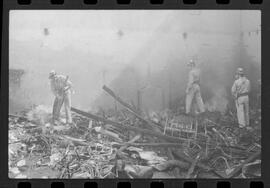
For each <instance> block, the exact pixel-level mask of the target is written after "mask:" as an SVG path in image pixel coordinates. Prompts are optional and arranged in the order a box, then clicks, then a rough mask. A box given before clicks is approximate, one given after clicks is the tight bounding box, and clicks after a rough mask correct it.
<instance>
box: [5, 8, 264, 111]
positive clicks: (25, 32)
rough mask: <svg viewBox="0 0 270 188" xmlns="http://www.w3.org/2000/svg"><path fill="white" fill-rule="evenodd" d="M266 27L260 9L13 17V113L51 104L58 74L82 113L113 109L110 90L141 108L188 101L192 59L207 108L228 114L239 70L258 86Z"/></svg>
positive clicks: (41, 13)
mask: <svg viewBox="0 0 270 188" xmlns="http://www.w3.org/2000/svg"><path fill="white" fill-rule="evenodd" d="M260 24H261V14H260V11H238V10H234V11H228V10H224V11H223V10H222V11H221V10H218V11H214V10H203V11H201V10H196V11H193V10H185V11H183V10H129V11H127V10H121V11H120V10H119V11H116V10H110V11H109V10H87V11H86V10H85V11H71V10H63V11H62V10H61V11H60V10H58V11H52V10H50V11H48V10H46V11H28V10H27V11H26V10H16V11H11V12H10V28H9V29H10V36H9V37H10V38H9V41H10V42H9V48H10V49H9V51H10V54H9V67H10V78H11V70H13V71H14V70H15V71H18V70H21V71H23V74H22V75H21V76H19V77H20V82H19V83H16V84H14V83H12V82H14V80H13V79H12V80H11V79H10V98H9V103H10V111H11V112H15V111H19V110H21V109H23V108H28V107H30V106H31V105H34V104H43V105H51V104H52V102H53V96H52V94H51V92H50V87H49V84H48V83H49V80H48V73H49V72H50V71H51V70H52V69H54V70H56V71H57V72H59V73H61V74H65V75H68V76H69V77H70V79H71V81H72V82H73V85H74V90H75V94H74V95H73V96H72V103H73V106H76V107H78V108H81V109H85V110H94V109H98V108H99V107H102V108H112V107H113V108H114V107H115V102H114V101H113V100H112V98H110V97H109V96H108V95H107V94H105V93H104V91H103V90H102V86H103V85H104V84H105V85H107V86H109V87H110V88H112V89H113V90H114V91H115V92H116V93H117V94H119V95H120V96H122V97H123V98H124V99H125V100H127V101H132V102H133V103H134V104H135V105H137V103H138V101H137V98H138V91H140V92H141V95H142V100H141V103H142V104H141V105H142V108H143V109H145V110H162V109H164V108H168V107H169V106H170V105H173V104H172V103H174V102H173V101H176V100H177V99H179V100H180V99H181V98H183V97H184V95H185V88H186V82H187V74H188V69H187V66H186V64H187V62H188V61H189V60H190V59H194V60H195V61H196V62H197V63H198V66H199V67H200V69H201V71H202V78H201V88H202V97H203V99H204V101H205V103H206V106H207V108H208V109H210V110H219V111H224V110H225V108H226V105H227V104H228V103H229V102H230V100H231V96H230V93H229V90H230V87H231V85H232V83H233V80H234V74H235V70H236V68H237V67H239V66H241V67H243V68H244V69H245V72H246V75H247V77H248V78H249V79H250V80H251V84H252V89H253V91H254V90H255V89H256V88H257V81H258V80H259V79H260V78H261V33H260ZM12 74H14V73H12ZM12 76H14V75H12Z"/></svg>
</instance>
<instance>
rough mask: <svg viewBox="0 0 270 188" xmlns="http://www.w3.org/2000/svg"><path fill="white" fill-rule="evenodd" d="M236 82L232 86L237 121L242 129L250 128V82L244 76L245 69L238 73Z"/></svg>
mask: <svg viewBox="0 0 270 188" xmlns="http://www.w3.org/2000/svg"><path fill="white" fill-rule="evenodd" d="M236 78H237V79H236V80H235V81H234V83H233V86H232V95H233V97H234V98H235V105H236V110H237V119H238V124H239V126H240V128H243V127H248V126H249V97H248V94H249V92H250V82H249V80H248V79H247V78H246V77H245V76H244V70H243V68H238V69H237V71H236Z"/></svg>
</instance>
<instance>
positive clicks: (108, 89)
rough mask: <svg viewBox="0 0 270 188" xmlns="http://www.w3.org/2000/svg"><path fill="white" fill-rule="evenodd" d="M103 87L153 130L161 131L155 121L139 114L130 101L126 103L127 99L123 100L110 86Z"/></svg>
mask: <svg viewBox="0 0 270 188" xmlns="http://www.w3.org/2000/svg"><path fill="white" fill-rule="evenodd" d="M103 89H104V90H105V91H106V92H107V93H108V94H109V95H110V96H112V97H113V98H114V99H115V100H116V101H117V102H119V103H120V104H121V105H123V106H124V107H125V108H126V109H127V110H128V111H129V112H131V113H132V114H133V115H134V116H136V117H137V118H138V119H140V120H141V121H143V122H145V123H147V124H148V125H149V126H150V127H151V128H152V129H153V130H155V131H157V132H161V131H160V129H159V128H158V127H157V125H155V124H154V123H152V122H151V121H149V120H146V119H144V118H143V117H142V116H140V115H139V113H138V112H137V111H136V110H134V108H133V107H132V106H131V105H129V104H128V103H126V102H125V101H123V100H122V99H121V98H120V97H119V96H117V95H116V94H115V93H114V92H113V91H112V90H111V89H110V88H108V87H107V86H105V85H104V86H103Z"/></svg>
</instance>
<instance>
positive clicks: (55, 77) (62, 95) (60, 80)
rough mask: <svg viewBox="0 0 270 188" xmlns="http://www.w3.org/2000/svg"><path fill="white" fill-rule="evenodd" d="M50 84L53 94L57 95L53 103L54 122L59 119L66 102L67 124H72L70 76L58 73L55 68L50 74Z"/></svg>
mask: <svg viewBox="0 0 270 188" xmlns="http://www.w3.org/2000/svg"><path fill="white" fill-rule="evenodd" d="M49 79H50V85H51V90H52V93H53V95H54V96H55V99H54V103H53V113H52V116H53V117H52V120H53V124H55V122H56V121H58V120H59V117H60V111H61V108H62V106H63V104H64V108H65V113H66V124H72V117H71V86H72V83H71V82H70V80H69V78H68V76H64V75H59V74H56V72H55V71H54V70H53V71H51V72H50V74H49Z"/></svg>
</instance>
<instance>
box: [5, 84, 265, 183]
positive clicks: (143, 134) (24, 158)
mask: <svg viewBox="0 0 270 188" xmlns="http://www.w3.org/2000/svg"><path fill="white" fill-rule="evenodd" d="M105 89H107V91H108V92H110V94H111V95H112V96H113V97H114V98H115V99H117V101H118V102H120V103H121V104H122V105H123V106H124V107H125V108H124V109H121V110H118V111H103V112H101V113H98V114H91V113H89V112H84V111H82V110H79V109H76V108H72V111H73V114H72V116H73V120H74V123H75V125H74V126H68V125H65V123H64V122H65V121H64V119H63V120H60V121H59V122H58V124H57V125H52V124H51V123H50V120H51V115H50V111H51V109H48V108H47V107H44V106H36V107H35V108H33V109H32V110H30V111H28V112H22V113H21V114H16V115H11V114H10V116H9V177H10V178H90V179H92V178H159V179H160V178H254V177H260V176H261V160H260V159H261V158H260V155H261V124H260V122H261V120H260V118H261V115H260V110H259V109H253V110H252V112H251V127H249V128H248V129H239V128H238V126H237V125H236V122H235V117H233V113H227V114H221V113H218V112H207V113H206V114H205V115H204V116H203V117H187V116H185V115H183V114H179V113H175V112H172V111H169V110H165V111H163V112H155V113H151V114H145V113H142V112H139V111H137V110H136V109H135V108H134V107H132V106H131V105H129V104H128V103H126V102H124V101H123V100H122V99H121V98H120V97H118V96H116V95H115V94H114V93H113V92H112V91H111V90H109V89H108V88H105Z"/></svg>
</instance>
